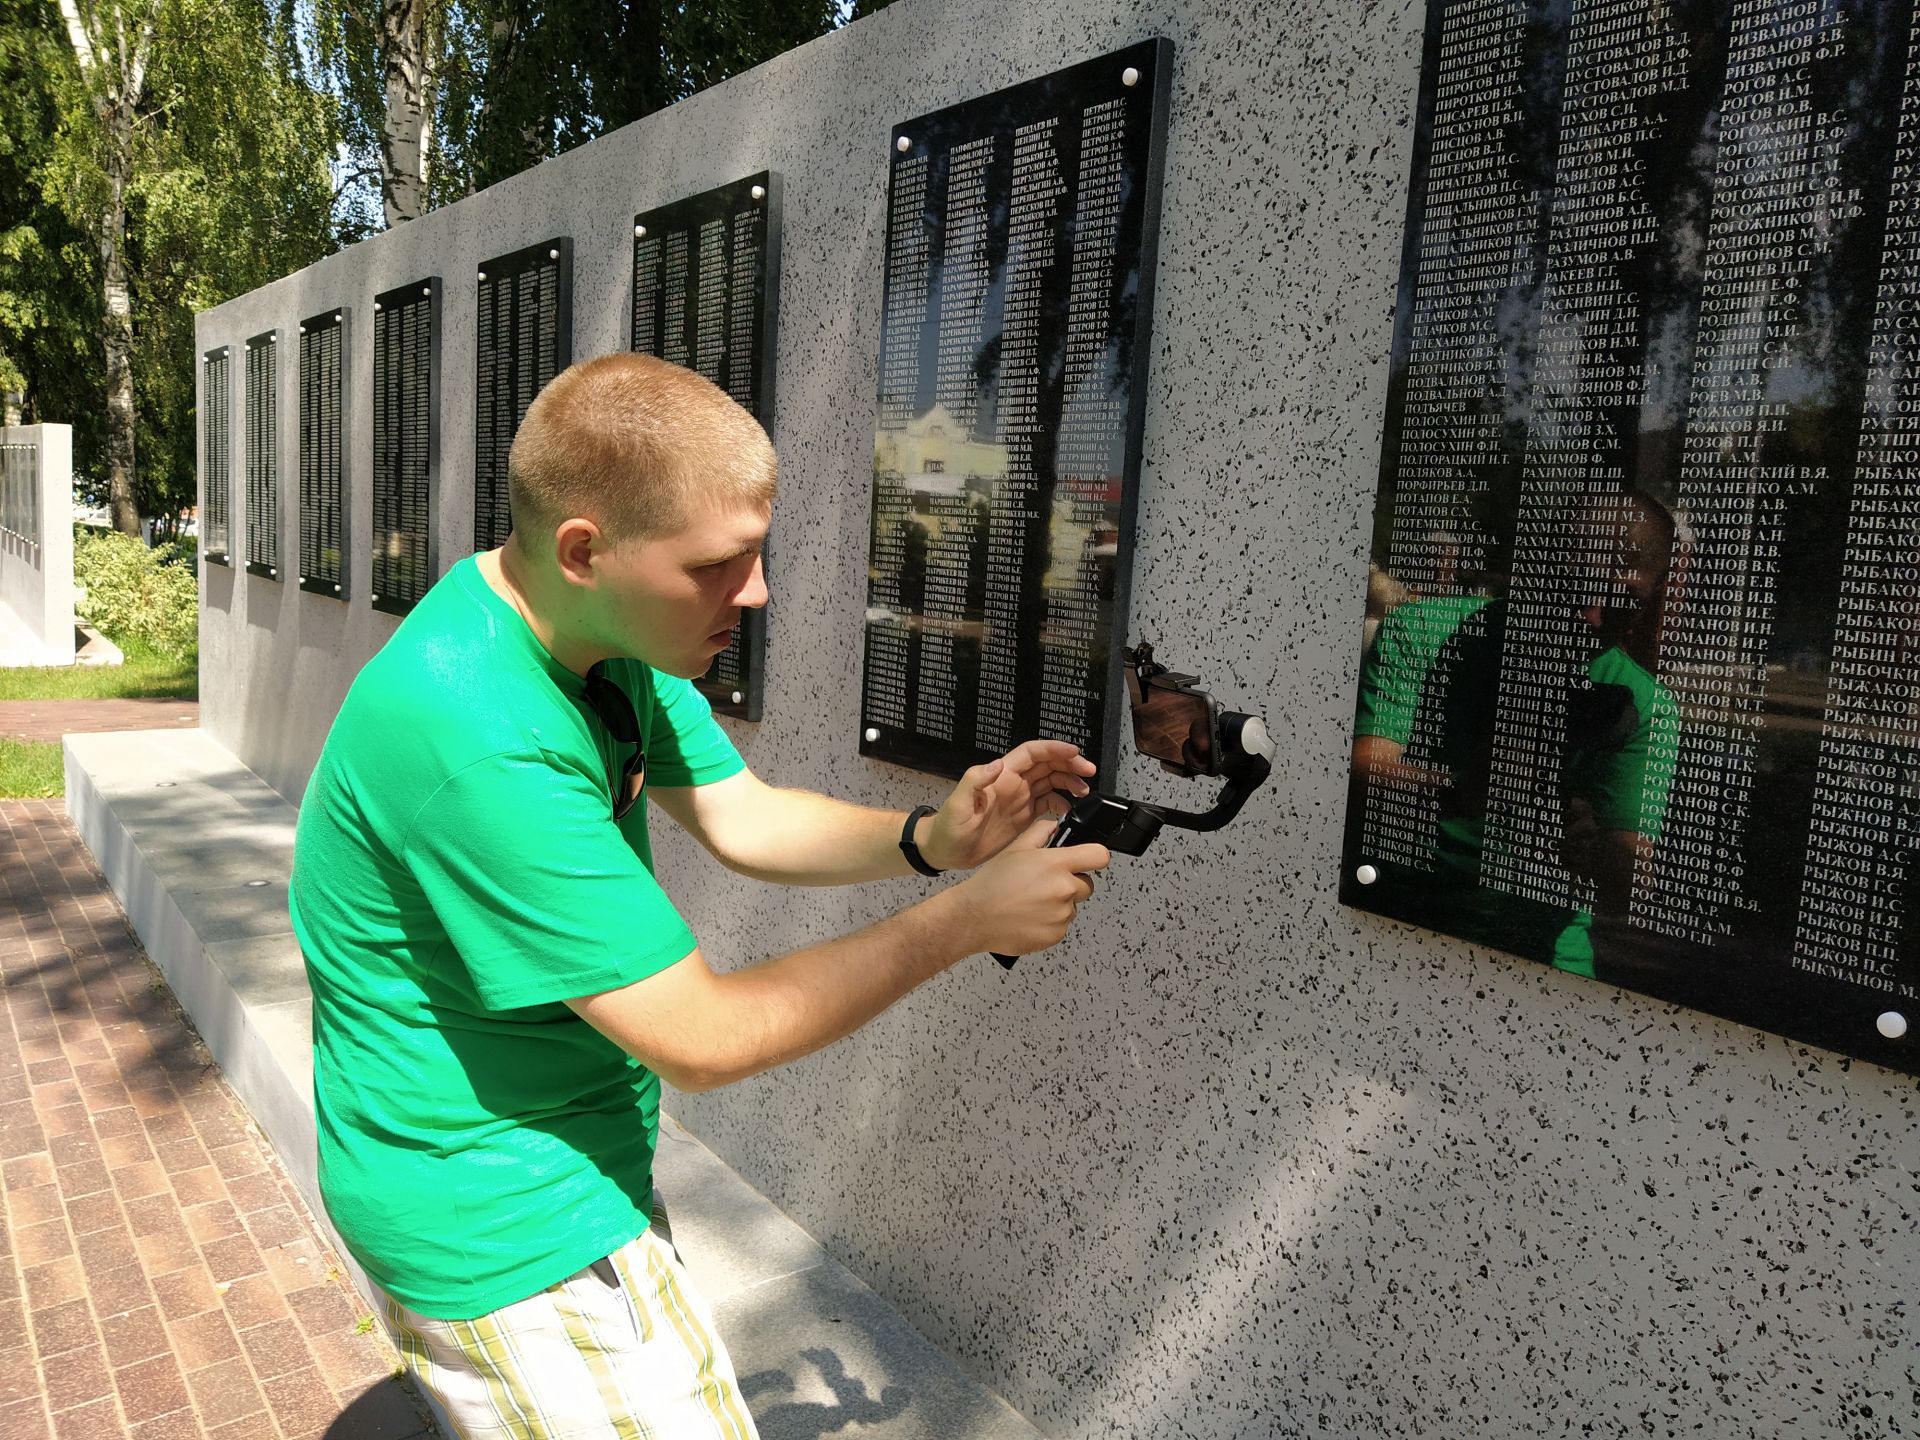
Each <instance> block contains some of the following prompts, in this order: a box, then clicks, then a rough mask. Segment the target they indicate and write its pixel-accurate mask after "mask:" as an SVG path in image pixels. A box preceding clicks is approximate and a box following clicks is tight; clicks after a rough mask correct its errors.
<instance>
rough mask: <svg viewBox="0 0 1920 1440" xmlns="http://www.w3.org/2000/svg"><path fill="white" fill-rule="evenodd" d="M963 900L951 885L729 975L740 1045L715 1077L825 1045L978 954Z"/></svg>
mask: <svg viewBox="0 0 1920 1440" xmlns="http://www.w3.org/2000/svg"><path fill="white" fill-rule="evenodd" d="M956 909H957V897H956V896H955V895H954V893H953V892H952V891H950V890H948V891H942V892H941V893H939V894H937V895H932V896H929V897H928V898H927V899H926V900H923V901H921V902H920V903H919V904H917V905H914V906H911V907H909V908H908V909H906V910H903V911H901V912H900V913H899V914H897V915H893V916H890V917H888V918H887V919H885V920H882V921H880V922H879V923H878V924H875V925H870V926H868V927H867V928H866V929H864V930H856V931H855V932H854V933H853V934H851V935H846V936H842V937H841V938H840V939H838V940H829V941H827V942H825V943H824V944H820V945H812V946H808V947H807V948H806V949H804V950H793V951H789V952H788V953H787V954H785V955H780V956H777V957H775V958H774V959H772V960H768V961H765V962H763V963H761V964H759V965H751V966H748V967H747V968H745V969H743V970H734V971H729V972H728V973H726V974H724V975H721V976H720V977H719V981H720V985H721V987H722V988H723V989H724V990H725V991H726V992H728V1000H729V1002H730V1004H729V1006H728V1008H729V1010H730V1012H731V1013H732V1014H733V1016H734V1017H735V1018H736V1020H737V1021H738V1023H739V1029H738V1031H737V1034H738V1041H737V1047H738V1048H737V1050H736V1052H735V1053H734V1055H733V1056H732V1057H731V1063H730V1065H729V1066H728V1067H727V1073H724V1074H720V1075H716V1076H715V1077H714V1083H715V1084H722V1085H724V1084H727V1083H729V1082H731V1081H733V1080H740V1079H745V1078H746V1077H747V1076H749V1075H757V1074H759V1073H760V1072H761V1071H762V1070H769V1069H772V1068H773V1067H774V1066H776V1065H784V1064H786V1063H787V1061H789V1060H797V1059H799V1058H800V1057H801V1056H803V1055H810V1054H812V1053H813V1052H814V1051H815V1050H820V1049H824V1048H825V1047H826V1046H828V1045H831V1044H833V1043H834V1042H835V1041H836V1040H840V1039H843V1038H845V1037H846V1036H848V1035H851V1034H852V1033H853V1032H854V1031H855V1030H858V1029H859V1028H860V1027H861V1026H862V1025H864V1024H866V1023H867V1021H869V1020H871V1019H873V1017H874V1016H876V1015H878V1014H879V1013H880V1012H881V1011H883V1010H885V1009H887V1008H888V1007H889V1006H891V1005H892V1004H893V1003H894V1002H895V1001H897V1000H899V999H901V998H902V997H903V996H905V995H907V994H908V993H909V992H911V991H912V990H914V989H916V988H918V987H919V986H920V985H921V984H923V983H925V982H926V981H928V980H931V979H932V978H933V977H934V976H936V975H938V974H940V973H941V972H942V971H943V970H946V969H947V968H948V967H949V966H951V965H953V964H954V963H955V962H957V961H959V960H961V959H964V958H965V957H966V956H967V955H969V954H972V953H973V948H974V947H973V945H972V944H971V942H970V941H969V940H968V939H967V938H966V936H965V935H964V934H963V930H962V927H961V926H959V925H958V924H956V923H955V920H956V917H955V913H954V912H955V910H956Z"/></svg>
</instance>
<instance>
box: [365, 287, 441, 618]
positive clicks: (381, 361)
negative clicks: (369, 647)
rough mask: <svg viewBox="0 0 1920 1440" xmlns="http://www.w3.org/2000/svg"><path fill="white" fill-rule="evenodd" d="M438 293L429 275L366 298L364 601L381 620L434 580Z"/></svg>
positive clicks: (405, 607) (403, 608)
mask: <svg viewBox="0 0 1920 1440" xmlns="http://www.w3.org/2000/svg"><path fill="white" fill-rule="evenodd" d="M440 293H441V285H440V277H439V276H438V275H434V276H430V277H428V278H427V279H425V280H419V281H416V282H414V283H413V284H411V285H402V286H401V287H399V288H398V289H396V290H388V291H385V292H384V293H382V294H379V295H376V296H374V297H373V554H372V556H371V557H370V561H369V565H368V589H369V593H368V596H367V599H368V602H369V603H370V604H371V605H372V606H373V608H374V609H376V610H384V611H386V612H387V613H388V614H389V615H404V614H406V613H407V612H408V611H409V610H411V609H413V607H414V606H415V605H417V604H418V603H419V602H420V598H421V596H423V595H425V594H426V593H427V591H428V590H429V589H430V588H432V585H433V582H434V581H435V580H436V579H437V578H439V574H440V526H439V523H438V517H439V514H440ZM409 343H411V346H412V348H411V349H409ZM394 537H399V538H400V540H401V545H400V546H399V548H400V549H401V550H402V551H403V553H402V554H400V555H398V556H395V555H392V554H390V553H389V551H390V549H391V548H393V539H394Z"/></svg>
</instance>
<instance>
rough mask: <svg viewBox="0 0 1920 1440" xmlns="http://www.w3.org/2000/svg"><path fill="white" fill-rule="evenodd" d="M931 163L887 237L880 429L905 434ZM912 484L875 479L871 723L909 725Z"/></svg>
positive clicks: (899, 181) (915, 366) (894, 476)
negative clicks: (905, 593) (907, 595)
mask: <svg viewBox="0 0 1920 1440" xmlns="http://www.w3.org/2000/svg"><path fill="white" fill-rule="evenodd" d="M927 169H928V163H927V157H926V155H924V154H920V155H915V156H913V157H912V158H911V159H908V160H905V161H903V162H901V163H900V164H899V165H898V166H896V167H895V169H894V177H893V184H894V204H893V210H892V221H893V223H892V225H891V226H890V228H889V230H888V234H887V301H886V313H885V315H884V317H883V319H882V327H883V330H884V339H883V341H882V345H881V351H880V429H881V430H883V431H884V430H904V429H906V427H907V425H908V423H909V422H910V421H911V420H912V419H913V417H914V408H915V406H916V404H917V402H918V397H919V380H920V332H921V329H922V327H924V326H925V324H926V319H927V289H928V278H929V277H928V269H929V262H930V258H931V257H930V256H929V253H928V242H927V227H926V219H925V212H926V204H927ZM906 528H907V492H906V480H905V476H903V475H901V474H900V473H898V472H897V471H891V470H876V471H875V473H874V477H873V535H872V537H871V540H870V542H869V547H868V552H867V553H868V554H869V555H870V556H871V557H872V561H871V563H872V572H871V573H872V576H873V580H872V599H873V608H874V609H875V610H877V611H879V612H881V613H879V614H877V615H874V616H872V617H870V619H871V623H869V624H868V626H867V665H866V675H867V679H866V701H865V709H866V718H867V719H869V720H873V721H879V722H880V723H882V724H889V725H901V726H904V725H905V724H906V723H907V638H908V637H907V627H906V624H905V616H904V614H903V605H902V596H901V593H900V578H901V572H902V570H903V569H904V568H905V566H906Z"/></svg>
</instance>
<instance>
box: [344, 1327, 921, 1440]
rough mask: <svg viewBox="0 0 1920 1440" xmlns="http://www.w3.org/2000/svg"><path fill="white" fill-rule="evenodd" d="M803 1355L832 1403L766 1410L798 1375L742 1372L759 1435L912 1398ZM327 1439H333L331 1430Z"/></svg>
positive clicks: (895, 1410) (812, 1435) (791, 1435)
mask: <svg viewBox="0 0 1920 1440" xmlns="http://www.w3.org/2000/svg"><path fill="white" fill-rule="evenodd" d="M800 1356H801V1358H802V1359H803V1360H805V1361H807V1363H808V1364H810V1365H812V1366H813V1367H814V1368H815V1369H816V1370H818V1371H819V1372H820V1378H821V1379H822V1380H824V1381H825V1382H826V1385H827V1388H828V1389H829V1390H831V1391H832V1392H833V1403H832V1404H831V1405H826V1404H822V1403H820V1402H819V1401H802V1400H796V1401H790V1402H787V1403H785V1404H775V1405H773V1406H770V1407H769V1408H767V1409H765V1410H763V1409H761V1408H760V1406H759V1405H756V1404H753V1401H754V1400H755V1398H756V1397H757V1396H760V1395H763V1394H765V1393H767V1392H768V1391H776V1390H777V1391H784V1392H786V1393H788V1394H791V1393H792V1392H793V1391H794V1390H795V1389H796V1388H797V1386H796V1384H795V1382H794V1378H793V1377H792V1376H791V1375H789V1374H787V1372H786V1371H784V1370H758V1371H755V1372H754V1373H753V1374H751V1375H743V1376H741V1377H740V1393H741V1394H742V1395H743V1396H745V1397H746V1399H747V1402H748V1404H749V1405H750V1406H751V1407H752V1409H753V1421H754V1424H755V1425H757V1426H758V1427H759V1430H760V1437H761V1440H816V1437H818V1436H821V1435H832V1434H834V1433H835V1432H836V1431H839V1430H844V1429H845V1428H846V1427H847V1426H849V1425H878V1424H880V1423H882V1422H884V1421H887V1420H893V1419H897V1418H898V1417H899V1416H900V1415H902V1414H904V1413H905V1412H906V1408H907V1406H908V1405H909V1404H910V1403H911V1402H912V1400H913V1396H912V1395H911V1394H910V1393H909V1392H908V1391H906V1390H904V1389H902V1388H901V1387H900V1386H898V1385H887V1386H883V1387H882V1388H881V1391H880V1398H879V1399H878V1400H875V1399H874V1398H873V1397H872V1396H870V1395H869V1394H867V1387H866V1384H865V1383H864V1382H863V1381H860V1380H857V1379H855V1378H854V1377H853V1376H851V1375H849V1374H848V1373H847V1367H846V1366H845V1365H844V1364H843V1363H842V1362H841V1360H840V1357H839V1355H837V1354H835V1353H834V1352H833V1351H831V1350H825V1349H813V1350H802V1351H801V1352H800ZM328 1440H332V1437H331V1435H329V1437H328Z"/></svg>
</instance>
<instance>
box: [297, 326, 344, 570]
mask: <svg viewBox="0 0 1920 1440" xmlns="http://www.w3.org/2000/svg"><path fill="white" fill-rule="evenodd" d="M347 325H348V315H347V310H346V308H345V307H344V306H343V307H341V308H340V309H338V310H329V311H327V312H326V313H325V314H324V315H315V316H312V317H311V318H309V319H307V320H303V321H302V322H301V323H300V588H301V589H302V590H310V591H312V592H313V593H314V594H316V595H326V596H330V597H332V598H333V599H335V600H345V599H346V598H347V595H348V593H349V589H348V579H349V573H350V572H349V566H348V564H347V497H348V495H349V494H350V493H351V492H350V490H349V488H348V485H347V450H346V437H347V435H348V433H349V427H348V423H347V385H346V373H347Z"/></svg>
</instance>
